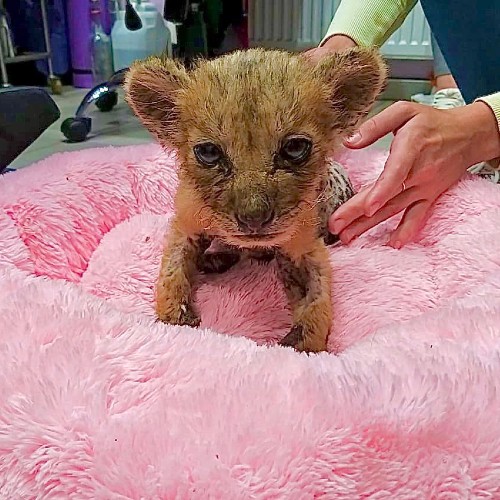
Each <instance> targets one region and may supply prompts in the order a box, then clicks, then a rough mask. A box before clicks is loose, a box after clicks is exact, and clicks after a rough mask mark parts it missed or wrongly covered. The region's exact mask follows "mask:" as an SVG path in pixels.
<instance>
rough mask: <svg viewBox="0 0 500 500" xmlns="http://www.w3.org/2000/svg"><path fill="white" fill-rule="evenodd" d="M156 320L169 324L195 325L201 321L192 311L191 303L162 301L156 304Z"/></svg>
mask: <svg viewBox="0 0 500 500" xmlns="http://www.w3.org/2000/svg"><path fill="white" fill-rule="evenodd" d="M156 315H157V317H158V321H162V322H163V323H169V324H171V325H186V326H192V327H197V326H199V325H200V323H201V319H200V317H199V316H198V315H197V314H196V313H195V312H194V310H193V307H192V306H191V304H189V303H187V304H184V303H177V302H169V301H164V302H163V303H161V304H160V303H159V302H158V303H157V304H156Z"/></svg>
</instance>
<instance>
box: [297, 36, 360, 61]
mask: <svg viewBox="0 0 500 500" xmlns="http://www.w3.org/2000/svg"><path fill="white" fill-rule="evenodd" d="M352 47H357V44H356V42H355V41H354V40H352V39H351V38H349V37H348V36H346V35H333V36H331V37H330V38H328V40H326V41H325V43H324V44H323V45H321V47H315V48H314V49H309V50H308V51H306V52H304V56H305V57H307V58H308V59H309V60H310V61H311V62H314V63H317V62H319V60H320V59H322V58H323V57H325V56H327V55H330V54H333V53H334V52H342V51H343V50H347V49H351V48H352Z"/></svg>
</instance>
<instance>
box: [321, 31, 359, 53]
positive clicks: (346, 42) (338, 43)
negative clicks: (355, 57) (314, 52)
mask: <svg viewBox="0 0 500 500" xmlns="http://www.w3.org/2000/svg"><path fill="white" fill-rule="evenodd" d="M357 46H358V44H357V43H356V42H355V41H354V40H353V39H352V38H350V37H349V36H347V35H342V34H340V33H337V34H335V35H332V36H331V37H329V38H327V39H326V40H325V41H324V42H323V43H322V44H321V47H324V48H326V49H328V50H331V51H332V52H340V51H343V50H347V49H351V48H353V47H357Z"/></svg>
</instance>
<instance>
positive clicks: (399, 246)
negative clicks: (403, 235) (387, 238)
mask: <svg viewBox="0 0 500 500" xmlns="http://www.w3.org/2000/svg"><path fill="white" fill-rule="evenodd" d="M402 246H403V245H402V244H401V242H400V241H399V240H396V241H395V242H394V244H393V245H392V247H393V248H395V249H396V250H399V249H400V248H401V247H402Z"/></svg>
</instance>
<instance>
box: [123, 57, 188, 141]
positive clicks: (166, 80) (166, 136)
mask: <svg viewBox="0 0 500 500" xmlns="http://www.w3.org/2000/svg"><path fill="white" fill-rule="evenodd" d="M188 81H189V76H188V74H187V71H186V69H185V68H184V67H183V66H182V65H181V64H179V63H178V62H176V61H174V60H173V59H163V58H160V57H150V58H148V59H145V60H144V61H137V62H135V63H134V64H133V65H132V66H131V68H130V69H129V71H128V72H127V76H126V78H125V96H126V100H127V102H128V103H129V105H130V107H131V108H132V110H133V111H134V113H135V114H136V115H137V116H138V117H139V119H140V120H141V121H142V123H143V124H144V126H145V127H146V128H147V129H148V130H149V131H150V132H151V133H152V134H153V135H154V136H155V137H156V138H157V139H158V140H159V142H160V143H162V144H171V145H175V144H176V136H177V135H178V130H179V123H178V120H179V109H178V98H179V93H180V92H181V91H182V89H183V88H185V86H186V85H187V83H188Z"/></svg>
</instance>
